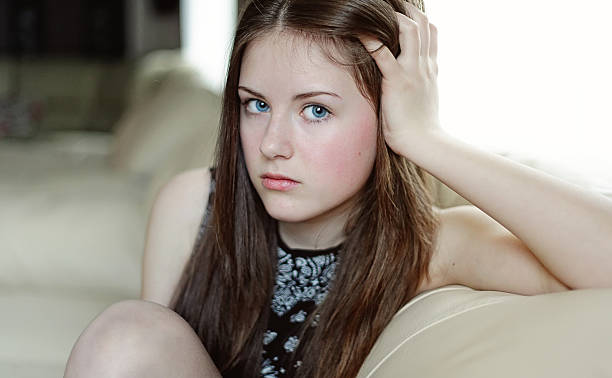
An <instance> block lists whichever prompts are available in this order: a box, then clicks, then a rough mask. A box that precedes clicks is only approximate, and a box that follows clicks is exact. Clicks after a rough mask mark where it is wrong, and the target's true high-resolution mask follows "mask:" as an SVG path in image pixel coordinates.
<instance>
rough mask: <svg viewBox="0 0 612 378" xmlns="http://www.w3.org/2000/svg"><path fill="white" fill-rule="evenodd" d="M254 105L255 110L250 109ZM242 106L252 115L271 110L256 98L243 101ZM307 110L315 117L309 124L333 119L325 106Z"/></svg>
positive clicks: (309, 106)
mask: <svg viewBox="0 0 612 378" xmlns="http://www.w3.org/2000/svg"><path fill="white" fill-rule="evenodd" d="M252 103H255V107H254V108H253V107H250V105H251V104H252ZM242 106H244V107H245V108H246V111H247V113H251V114H258V113H266V112H267V111H268V110H270V107H269V106H268V104H266V103H265V102H264V101H261V100H258V99H256V98H249V99H247V100H245V101H243V102H242ZM306 109H311V111H310V113H311V114H312V115H313V116H314V118H309V117H307V118H306V119H307V122H309V123H318V122H324V121H327V120H328V119H329V118H331V112H330V111H329V110H327V108H325V107H324V106H321V105H316V104H313V105H308V106H306V107H305V108H304V110H306Z"/></svg>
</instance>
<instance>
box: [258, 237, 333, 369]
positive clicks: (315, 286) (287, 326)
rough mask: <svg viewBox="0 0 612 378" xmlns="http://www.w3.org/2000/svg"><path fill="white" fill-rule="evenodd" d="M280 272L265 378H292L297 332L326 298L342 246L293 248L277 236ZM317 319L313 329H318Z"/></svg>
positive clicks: (268, 333)
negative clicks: (316, 327)
mask: <svg viewBox="0 0 612 378" xmlns="http://www.w3.org/2000/svg"><path fill="white" fill-rule="evenodd" d="M278 240H279V247H278V269H277V271H276V283H275V285H274V294H273V297H272V304H271V310H272V311H271V312H270V318H269V321H268V329H267V331H266V333H265V335H264V340H263V344H264V345H263V363H262V367H261V375H262V377H264V378H272V377H283V376H286V377H290V376H293V375H294V373H295V370H296V369H297V368H299V366H300V365H301V361H300V360H297V361H289V358H290V354H291V352H293V351H294V350H295V348H296V347H297V346H298V343H299V339H298V332H299V327H300V326H301V324H302V323H303V322H304V321H305V320H306V317H307V316H308V315H309V314H310V313H311V312H312V311H316V309H317V307H318V305H319V304H321V302H323V300H324V299H325V296H326V295H327V291H328V286H329V284H330V282H331V280H332V278H333V276H334V271H335V268H336V264H337V259H336V254H337V251H338V249H339V248H340V245H338V246H335V247H332V248H328V249H322V250H307V249H292V248H289V247H288V246H287V245H286V244H285V243H284V242H283V240H282V239H281V238H280V236H279V237H278ZM316 321H317V317H316V315H315V320H314V323H313V324H312V326H316V324H317V323H316Z"/></svg>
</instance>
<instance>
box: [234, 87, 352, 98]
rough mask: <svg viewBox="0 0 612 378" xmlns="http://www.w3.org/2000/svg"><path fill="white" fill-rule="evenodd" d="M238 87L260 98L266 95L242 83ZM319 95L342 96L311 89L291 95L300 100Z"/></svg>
mask: <svg viewBox="0 0 612 378" xmlns="http://www.w3.org/2000/svg"><path fill="white" fill-rule="evenodd" d="M238 89H242V90H243V91H246V92H249V93H250V94H252V95H253V96H257V97H261V98H262V99H264V100H265V99H266V96H264V95H262V94H261V93H259V92H257V91H255V90H253V89H250V88H247V87H244V86H242V85H239V86H238ZM319 95H328V96H334V97H338V98H339V99H342V97H340V96H339V95H337V94H336V93H334V92H325V91H312V92H306V93H300V94H296V95H295V96H293V100H294V101H295V100H301V99H304V98H310V97H314V96H319Z"/></svg>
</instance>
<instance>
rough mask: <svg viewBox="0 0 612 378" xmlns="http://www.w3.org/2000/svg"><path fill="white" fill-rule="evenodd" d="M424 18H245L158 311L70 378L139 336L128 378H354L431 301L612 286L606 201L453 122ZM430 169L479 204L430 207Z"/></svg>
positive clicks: (405, 9) (156, 223)
mask: <svg viewBox="0 0 612 378" xmlns="http://www.w3.org/2000/svg"><path fill="white" fill-rule="evenodd" d="M423 11H424V8H423V6H422V4H418V6H415V5H414V4H412V3H410V2H406V1H405V0H366V1H364V0H359V1H358V0H355V1H350V0H349V1H347V0H343V1H332V0H291V1H290V0H254V1H253V2H251V3H250V4H248V5H247V6H246V8H245V9H244V11H243V13H242V15H241V17H240V21H239V24H238V26H237V29H236V36H235V40H234V45H233V49H232V54H231V57H230V62H229V71H228V77H227V82H226V86H225V91H224V95H223V109H222V116H221V120H220V135H219V139H218V144H217V150H216V155H215V161H214V164H213V166H214V168H212V169H210V170H208V169H201V170H194V171H188V172H185V173H182V174H180V175H178V176H177V177H176V178H174V179H173V180H172V181H171V182H170V183H168V184H167V185H166V186H165V187H164V189H163V190H162V191H161V192H160V194H159V195H158V199H157V201H156V204H155V206H154V209H153V212H152V215H151V220H150V225H149V231H148V239H147V247H146V250H145V267H144V272H143V292H142V299H143V301H125V302H122V303H120V304H118V305H114V306H111V308H109V309H107V310H106V311H105V313H103V315H104V316H100V317H98V318H97V319H96V321H94V322H93V323H92V325H91V326H90V327H89V328H88V330H86V332H84V334H83V335H82V336H81V339H80V340H79V342H78V343H77V345H76V346H75V348H74V349H73V353H72V355H71V359H70V361H69V364H68V367H67V374H66V376H67V377H69V376H91V375H89V374H93V373H91V372H92V371H93V370H94V369H95V368H94V366H101V362H99V361H100V360H99V359H96V358H95V357H93V355H94V352H93V350H94V349H93V348H92V347H91V346H90V345H92V344H93V343H94V341H93V340H94V339H95V337H96V336H98V343H99V342H100V341H99V340H100V337H99V336H100V335H108V334H113V335H118V334H120V335H125V334H127V335H131V337H130V340H136V341H135V342H132V343H128V345H130V348H122V349H121V350H122V351H123V352H124V353H125V357H124V358H121V359H119V361H121V363H119V362H114V363H113V366H114V371H120V372H122V373H123V374H126V375H129V376H132V377H133V376H147V377H151V376H179V375H180V376H184V377H196V376H197V377H202V376H207V377H210V376H220V375H223V376H225V377H256V376H266V377H282V376H287V377H289V376H300V377H354V376H356V375H357V373H358V371H359V368H360V366H361V364H362V363H363V361H364V360H365V358H366V357H367V355H368V353H369V351H370V349H371V348H372V346H373V344H374V343H375V341H376V340H377V338H378V336H379V335H380V333H381V332H382V331H383V329H384V328H385V326H386V325H387V324H388V323H389V322H390V320H391V318H392V317H393V315H394V314H395V313H396V312H397V311H398V310H399V309H400V308H401V307H402V306H404V305H405V304H406V303H407V302H408V301H410V299H411V298H413V297H414V296H415V295H417V294H419V293H420V292H423V291H425V290H430V289H433V288H437V287H440V286H444V285H448V284H463V285H466V286H470V287H472V288H475V289H482V290H500V291H508V292H514V293H519V294H539V293H546V292H554V291H561V290H568V289H575V288H587V287H609V286H611V285H612V280H611V279H610V277H612V274H610V273H611V272H612V253H610V245H611V244H612V243H611V242H612V236H611V235H612V232H610V231H612V203H611V202H610V201H609V200H607V199H606V198H605V197H603V196H600V195H598V194H595V193H590V192H587V191H584V190H581V189H579V188H577V187H575V186H573V185H570V184H568V183H565V182H562V181H560V180H558V179H556V178H554V177H552V176H548V175H546V174H544V173H541V172H538V171H536V170H533V169H530V168H527V167H525V166H522V165H520V164H517V163H515V162H512V161H510V160H507V159H505V158H502V157H499V156H496V155H492V154H488V153H486V152H483V151H480V150H477V149H475V148H473V147H471V146H468V145H466V144H465V143H463V142H461V141H459V140H457V139H455V138H453V137H452V136H450V135H448V134H446V133H445V132H444V130H443V129H442V128H441V125H440V122H439V119H438V95H437V84H436V76H437V71H438V70H437V63H436V56H437V32H436V28H435V27H434V26H433V25H432V24H431V23H429V21H428V19H427V17H426V16H425V14H424V12H423ZM379 47H380V48H379ZM424 170H426V171H427V172H429V173H430V174H432V175H433V176H435V177H437V178H438V179H440V180H441V181H442V182H444V183H445V184H447V185H448V186H449V187H450V188H452V189H453V190H455V191H456V192H457V193H459V194H460V195H462V196H463V197H464V198H466V199H467V200H468V201H470V202H471V203H473V204H474V205H475V206H461V207H456V208H450V209H443V210H441V209H438V208H436V207H435V206H433V200H432V197H431V195H430V192H429V191H428V188H427V185H426V180H425V177H426V176H425V174H424ZM206 200H208V201H207V202H206ZM202 219H203V220H202ZM200 221H201V227H200V228H199V230H200V233H199V234H198V235H197V237H196V231H197V230H198V227H197V226H198V225H199V224H200ZM185 229H189V230H191V231H190V232H187V233H186V232H185ZM606 230H607V231H608V232H606ZM177 239H179V240H180V242H179V241H177ZM194 239H196V243H195V247H194V248H193V249H189V248H188V246H189V245H191V243H193V240H194ZM170 240H172V241H170ZM585 244H588V246H589V248H584V245H585ZM153 271H157V272H163V273H164V274H163V275H159V274H157V275H154V274H153V273H152V272H153ZM179 274H180V275H181V277H180V280H179V279H178V275H179ZM177 281H178V283H177ZM153 302H156V303H158V304H161V305H164V306H168V308H166V307H164V306H159V305H156V304H154V303H153ZM171 310H173V311H171ZM126 314H130V316H131V317H132V319H139V321H125V318H126V317H128V315H126ZM144 314H148V315H144ZM151 314H157V315H151ZM177 314H178V315H180V317H179V316H177ZM118 319H123V321H118ZM142 319H144V320H142ZM151 319H156V320H155V322H152V320H151ZM160 319H161V320H160ZM183 319H184V320H183ZM140 320H142V321H140ZM110 324H114V325H113V326H112V327H114V328H113V329H115V331H114V332H109V331H108V329H109V327H111V326H110ZM118 324H122V325H123V328H121V329H120V328H118V327H119V326H118ZM126 324H129V326H126ZM138 324H141V325H138ZM152 327H155V329H156V332H155V335H154V336H152V335H151V333H152V332H151V329H152ZM96 329H98V330H100V329H106V330H107V331H106V332H102V331H95V330H96ZM135 329H136V330H137V331H135ZM126 330H128V331H126ZM145 334H146V335H147V336H143V335H145ZM133 335H137V336H138V337H134V336H133ZM163 335H171V336H163ZM104 339H105V340H108V339H109V337H108V336H107V337H105V338H104ZM110 339H111V340H113V341H110V342H108V343H106V344H104V345H108V347H107V348H105V349H104V350H105V351H108V350H110V349H112V347H115V348H117V344H116V343H115V341H116V340H118V339H120V338H118V337H114V338H110ZM87 340H91V341H90V342H89V343H88V342H87ZM144 340H147V341H146V342H145V341H144ZM169 340H171V341H169ZM170 342H171V343H172V344H171V345H172V347H171V348H169V347H168V344H169V343H170ZM88 345H89V346H90V347H88ZM122 345H125V344H122ZM135 350H138V351H139V352H135ZM111 360H112V361H117V359H111ZM106 362H107V365H106V366H108V360H106ZM85 366H86V367H85ZM79 369H81V370H79ZM77 371H78V372H79V373H77ZM128 372H129V373H128ZM164 374H166V375H164Z"/></svg>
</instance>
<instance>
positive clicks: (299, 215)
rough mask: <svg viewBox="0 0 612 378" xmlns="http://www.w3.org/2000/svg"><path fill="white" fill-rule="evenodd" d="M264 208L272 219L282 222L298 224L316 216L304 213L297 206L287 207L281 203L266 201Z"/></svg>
mask: <svg viewBox="0 0 612 378" xmlns="http://www.w3.org/2000/svg"><path fill="white" fill-rule="evenodd" d="M264 207H265V208H266V212H267V213H268V215H270V217H272V218H274V219H276V220H277V221H280V222H288V223H297V222H303V221H306V220H308V219H310V218H312V217H313V216H315V215H316V214H312V213H310V212H304V211H302V210H301V209H299V208H296V207H295V206H286V204H283V203H280V202H279V201H269V202H266V201H264Z"/></svg>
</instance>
